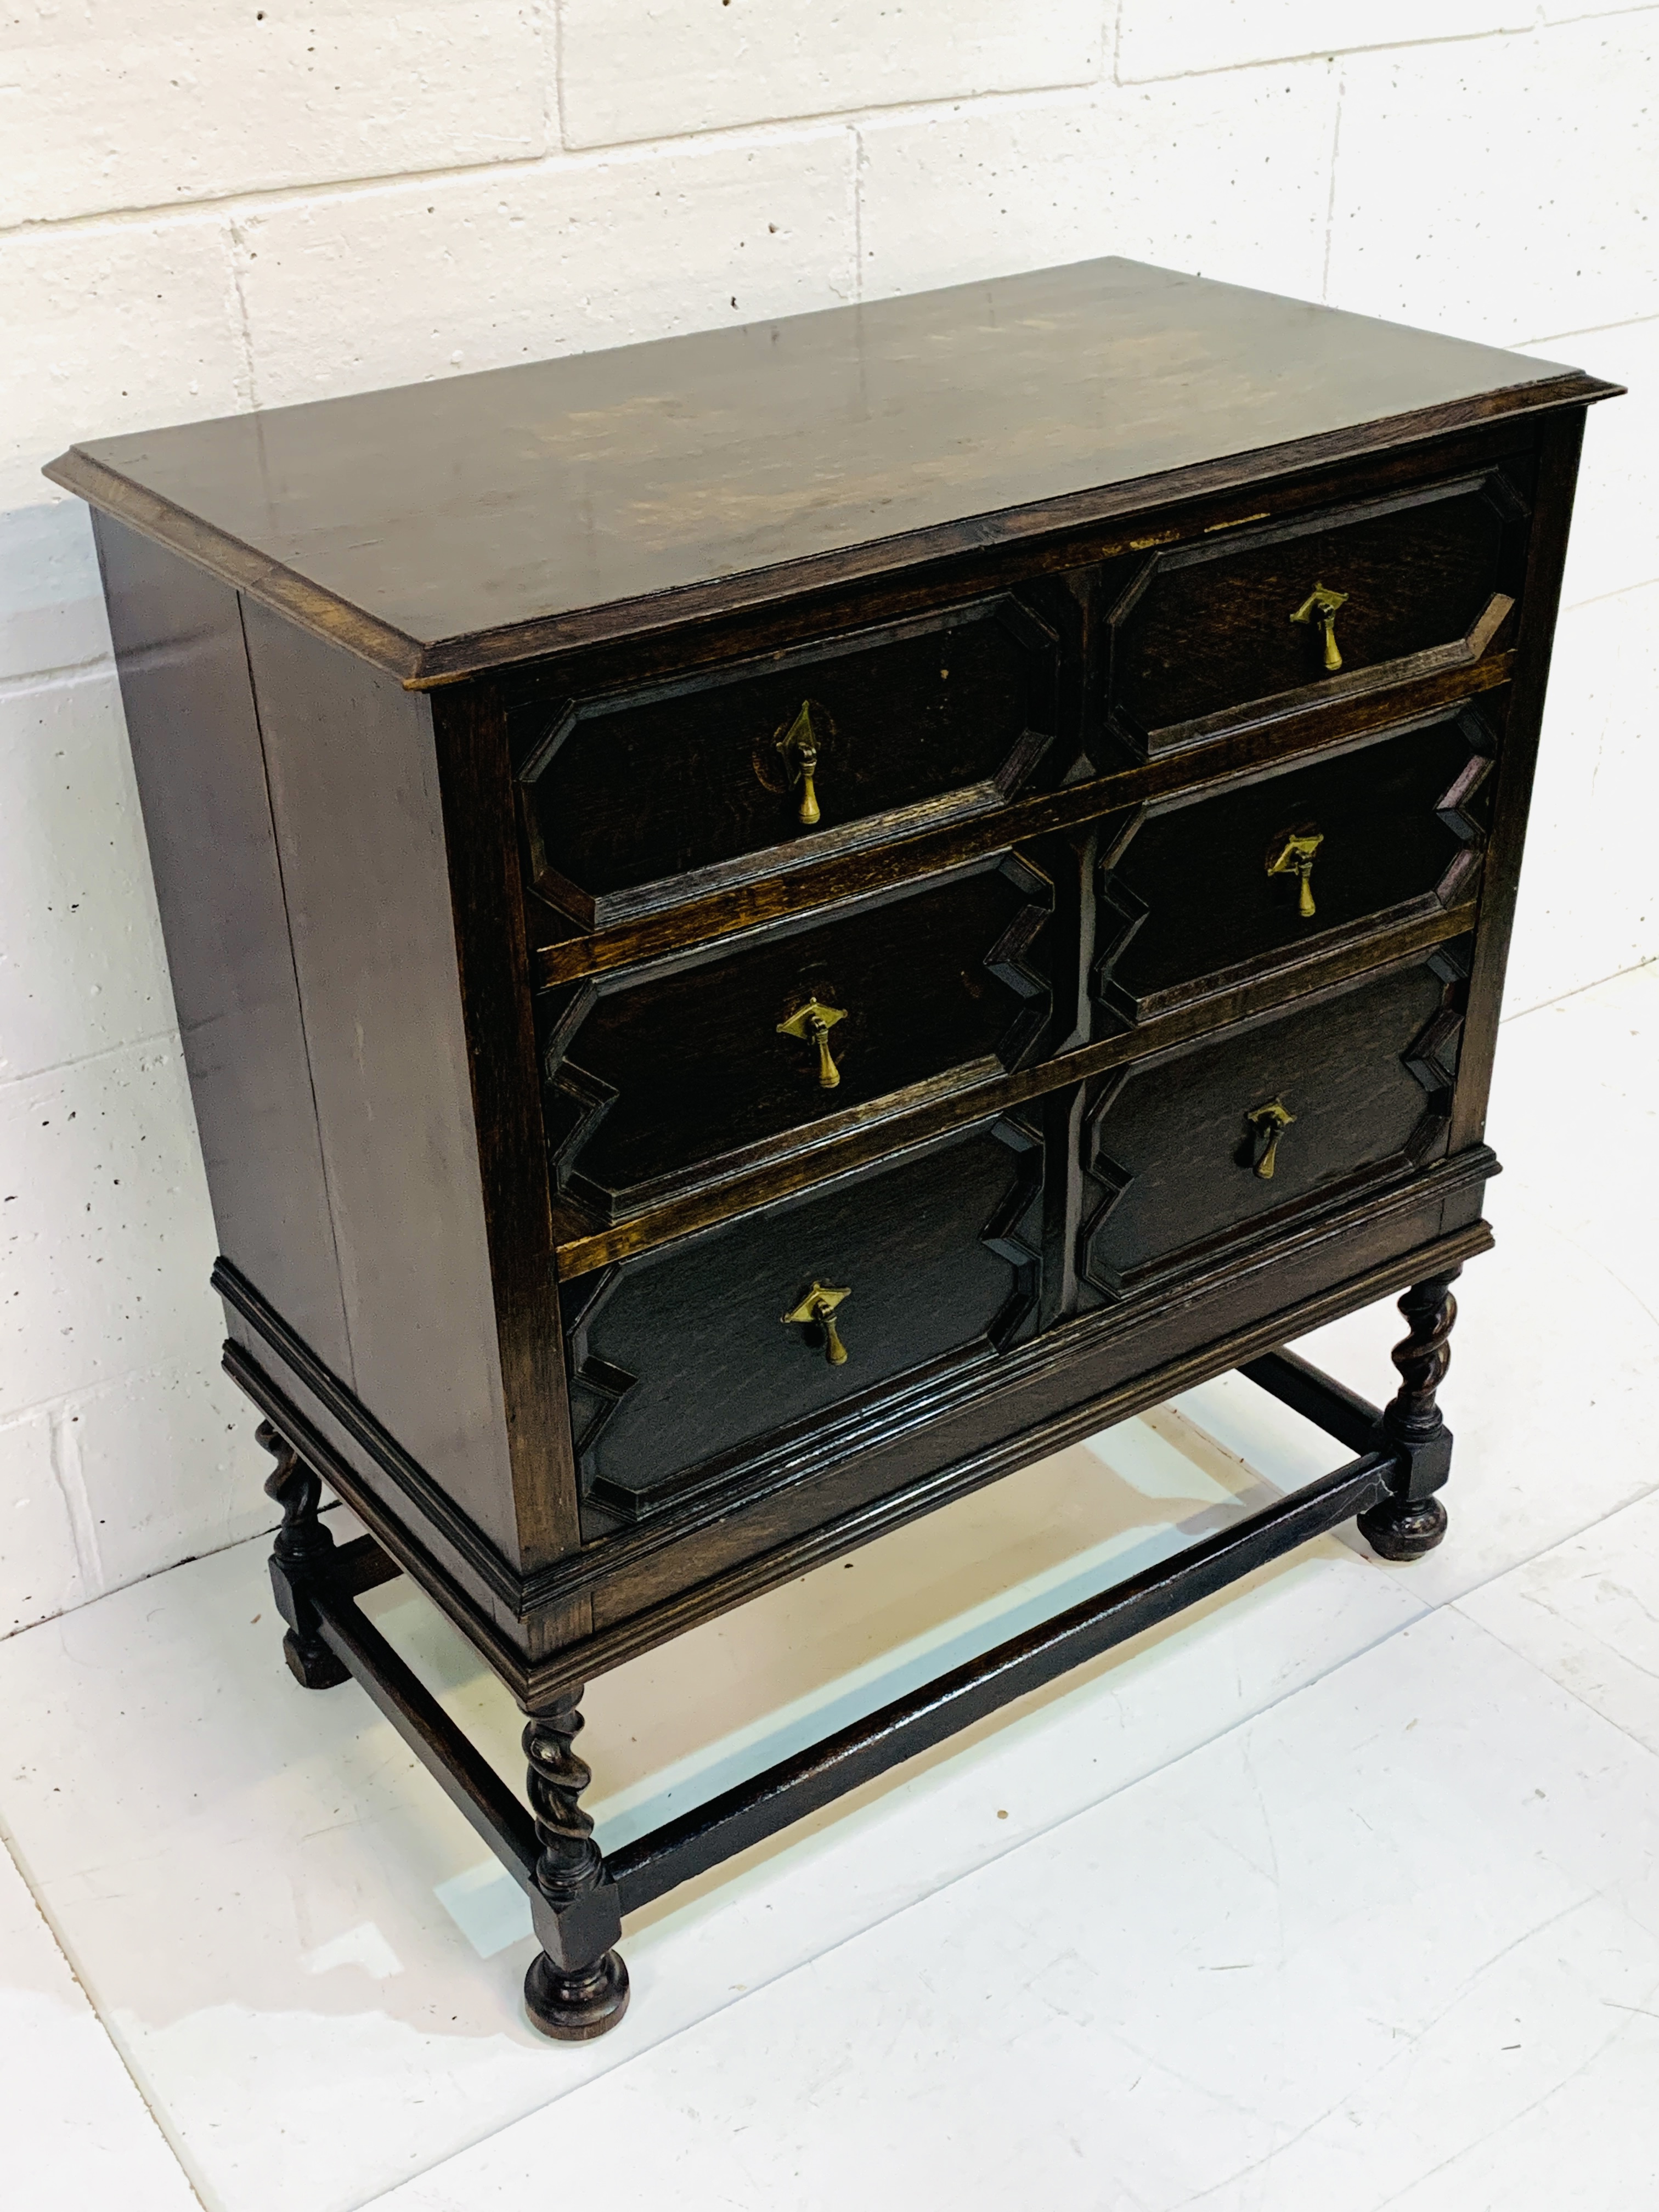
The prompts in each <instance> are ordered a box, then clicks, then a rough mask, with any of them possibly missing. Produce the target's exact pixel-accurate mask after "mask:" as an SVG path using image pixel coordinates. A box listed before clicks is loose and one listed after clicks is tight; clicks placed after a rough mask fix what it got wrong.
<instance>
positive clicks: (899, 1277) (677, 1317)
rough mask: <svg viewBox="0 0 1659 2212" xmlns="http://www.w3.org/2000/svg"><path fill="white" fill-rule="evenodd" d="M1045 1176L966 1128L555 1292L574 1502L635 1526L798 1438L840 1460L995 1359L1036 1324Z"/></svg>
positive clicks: (1014, 1134) (1036, 1153)
mask: <svg viewBox="0 0 1659 2212" xmlns="http://www.w3.org/2000/svg"><path fill="white" fill-rule="evenodd" d="M1041 1212H1042V1147H1041V1146H1040V1145H1039V1143H1038V1142H1037V1140H1036V1138H1035V1137H1033V1136H1032V1135H1031V1134H1030V1133H1029V1132H1028V1131H1027V1130H1025V1129H1024V1127H1022V1126H1020V1125H1019V1124H1018V1123H1017V1122H1014V1121H998V1122H994V1123H979V1124H976V1125H975V1126H974V1127H970V1128H969V1129H967V1130H965V1131H962V1132H959V1133H957V1134H956V1135H955V1136H953V1137H951V1138H950V1139H946V1140H945V1141H943V1142H941V1143H939V1144H938V1145H936V1146H933V1147H932V1148H931V1149H930V1150H928V1151H927V1152H923V1153H921V1154H914V1153H913V1154H911V1155H908V1157H904V1158H900V1159H899V1160H897V1161H893V1162H889V1163H886V1164H884V1165H882V1166H880V1167H878V1168H874V1169H871V1170H866V1172H865V1173H864V1174H862V1175H860V1176H851V1177H847V1178H843V1179H842V1180H839V1181H838V1182H836V1183H835V1184H834V1185H831V1186H828V1187H826V1188H822V1189H820V1190H817V1191H815V1192H812V1193H810V1194H806V1195H805V1196H802V1197H799V1198H795V1199H790V1200H785V1201H783V1202H782V1203H781V1204H778V1205H775V1206H769V1207H766V1208H764V1209H763V1210H762V1211H761V1212H757V1213H753V1214H750V1215H748V1216H746V1217H744V1218H742V1219H739V1220H736V1221H730V1222H726V1223H725V1224H723V1225H720V1227H718V1228H716V1229H714V1230H710V1231H706V1232H705V1233H704V1234H703V1235H702V1236H700V1237H694V1238H690V1239H688V1240H686V1241H685V1242H684V1243H679V1244H673V1245H669V1246H666V1247H665V1248H662V1249H658V1250H656V1251H653V1252H649V1253H646V1254H644V1255H641V1257H640V1258H638V1259H635V1260H629V1261H623V1263H622V1264H621V1265H620V1266H618V1267H612V1268H610V1269H608V1270H606V1271H605V1272H604V1273H601V1274H599V1275H598V1276H596V1277H593V1278H591V1279H590V1278H586V1277H585V1278H583V1279H581V1280H580V1281H578V1282H576V1283H574V1284H571V1285H567V1286H566V1288H565V1291H564V1292H563V1294H562V1295H563V1298H564V1302H565V1309H566V1316H567V1332H568V1371H569V1375H570V1378H571V1381H570V1398H571V1418H572V1423H573V1426H574V1435H575V1440H576V1447H577V1451H578V1455H579V1458H580V1467H581V1475H582V1492H583V1497H584V1499H585V1500H586V1501H587V1502H588V1503H589V1504H591V1505H592V1506H594V1507H597V1508H598V1509H599V1512H600V1514H601V1515H603V1516H620V1517H622V1518H623V1519H632V1518H635V1517H637V1516H639V1515H641V1514H643V1513H647V1512H648V1511H650V1510H653V1507H655V1506H657V1505H658V1504H665V1503H666V1502H667V1501H668V1500H669V1499H670V1498H680V1497H682V1496H684V1494H685V1493H686V1492H688V1491H690V1490H691V1489H695V1488H697V1487H700V1486H702V1485H704V1484H707V1483H708V1482H711V1481H714V1480H718V1479H721V1478H728V1477H732V1476H734V1475H736V1474H739V1473H741V1472H742V1471H743V1470H744V1468H750V1469H751V1470H753V1471H754V1472H755V1473H757V1474H759V1473H760V1471H761V1470H762V1469H763V1467H764V1466H765V1465H767V1464H773V1465H775V1464H776V1463H777V1462H778V1460H779V1459H780V1457H781V1455H787V1454H788V1453H789V1452H790V1451H791V1449H795V1450H799V1449H802V1448H803V1447H804V1443H805V1436H806V1432H807V1431H808V1430H809V1429H811V1431H812V1443H811V1449H812V1450H813V1452H814V1453H815V1454H816V1453H819V1452H822V1453H824V1454H826V1455H829V1457H832V1458H834V1457H841V1456H845V1455H846V1454H847V1453H848V1451H850V1450H853V1449H856V1448H857V1439H858V1436H859V1434H860V1429H861V1427H867V1422H868V1419H869V1417H870V1415H871V1413H872V1408H873V1407H875V1406H876V1405H877V1404H878V1403H880V1404H883V1405H884V1404H886V1403H887V1401H890V1398H891V1396H892V1394H893V1393H894V1392H895V1391H897V1390H900V1389H907V1388H911V1387H915V1386H919V1385H921V1384H923V1383H936V1382H937V1379H938V1378H939V1376H941V1375H942V1374H943V1373H945V1372H946V1371H948V1370H952V1369H955V1368H957V1367H959V1366H961V1365H963V1364H975V1363H981V1362H984V1361H987V1360H990V1359H994V1358H995V1357H996V1355H997V1353H998V1352H999V1351H1000V1349H1002V1348H1003V1347H1005V1346H1006V1345H1008V1344H1009V1343H1011V1342H1012V1341H1013V1340H1015V1339H1016V1338H1018V1337H1019V1336H1021V1335H1023V1334H1025V1333H1027V1332H1028V1331H1029V1329H1030V1327H1031V1326H1032V1325H1033V1322H1034V1320H1035V1315H1036V1301H1037V1297H1038V1288H1039V1285H1038V1268H1039V1265H1040V1262H1039V1258H1038V1246H1039V1237H1040V1226H1041ZM815 1286H817V1290H818V1291H820V1292H822V1293H824V1294H827V1296H828V1298H829V1306H828V1307H827V1308H822V1307H821V1308H819V1309H818V1310H822V1311H823V1320H821V1321H819V1320H814V1319H813V1318H811V1314H812V1312H813V1310H814V1306H813V1299H814V1291H815ZM579 1301H580V1302H581V1303H580V1306H579V1305H578V1302H579ZM590 1533H591V1531H590Z"/></svg>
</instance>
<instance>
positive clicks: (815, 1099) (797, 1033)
mask: <svg viewBox="0 0 1659 2212" xmlns="http://www.w3.org/2000/svg"><path fill="white" fill-rule="evenodd" d="M1053 908H1054V886H1053V884H1052V883H1051V882H1050V881H1049V879H1048V878H1047V877H1045V876H1044V875H1042V873H1041V872H1039V871H1038V870H1037V868H1036V867H1035V866H1033V865H1031V864H1030V862H1029V861H1028V860H1025V859H1023V858H1019V857H1016V856H1015V855H1013V854H992V855H990V856H988V857H987V859H986V860H984V861H982V862H981V863H979V864H978V865H977V866H975V867H973V868H969V869H964V870H963V871H962V872H960V873H957V874H953V875H952V876H951V877H949V878H946V879H945V880H943V881H940V880H938V879H935V880H934V881H933V883H932V884H929V885H928V886H927V887H926V888H924V889H921V890H913V891H910V892H908V893H906V894H899V895H890V896H887V897H885V898H883V899H879V900H874V901H866V902H860V904H859V905H858V906H857V907H856V908H854V909H853V910H852V911H850V912H844V913H843V914H842V915H841V916H840V917H839V918H838V919H836V920H835V921H823V922H818V923H817V924H816V925H812V926H802V925H797V926H795V927H788V928H783V929H780V930H777V931H775V932H773V933H769V935H768V936H767V938H766V939H764V941H763V942H762V943H761V944H758V945H750V946H749V947H748V948H746V949H745V950H744V951H740V952H732V953H727V954H726V955H725V957H711V956H708V955H707V954H705V955H704V956H702V957H701V958H696V957H694V958H692V959H690V960H689V961H681V962H680V963H678V964H676V965H673V966H671V967H655V968H653V969H649V970H647V971H643V972H641V971H639V970H634V971H631V972H627V973H624V974H623V975H619V976H616V977H611V976H607V977H605V978H603V979H601V980H600V981H598V982H596V983H592V984H588V985H586V986H583V987H580V989H578V990H577V991H575V992H574V993H573V994H569V995H568V996H567V998H566V999H565V1000H564V1001H563V1002H562V1004H561V1005H559V1006H557V1007H556V1009H550V1012H553V1013H554V1016H555V1018H553V1019H552V1020H551V1022H550V1026H549V1033H548V1036H547V1042H546V1045H545V1049H544V1068H545V1072H546V1078H547V1086H548V1095H547V1115H548V1126H549V1135H550V1142H551V1144H552V1147H553V1158H554V1164H555V1174H556V1179H557V1182H558V1185H559V1188H560V1189H561V1190H562V1191H565V1192H567V1193H568V1194H569V1195H570V1196H571V1197H572V1198H574V1199H575V1200H577V1201H578V1202H580V1203H581V1204H584V1205H586V1206H590V1207H592V1208H593V1209H594V1210H595V1211H596V1212H598V1213H599V1215H600V1216H601V1218H604V1219H606V1220H617V1219H621V1218H624V1217H626V1216H627V1215H628V1214H629V1213H633V1212H638V1211H639V1210H640V1208H641V1206H646V1205H648V1204H651V1203H653V1202H654V1201H655V1200H658V1199H659V1198H661V1197H662V1196H664V1195H665V1194H669V1193H671V1192H674V1191H677V1190H682V1189H685V1188H692V1187H695V1186H696V1184H697V1183H699V1182H707V1181H708V1180H710V1179H711V1178H712V1177H714V1176H719V1175H720V1174H721V1173H730V1172H734V1171H735V1170H738V1169H739V1168H742V1167H748V1166H752V1165H755V1164H757V1163H758V1162H759V1161H761V1160H763V1159H764V1158H768V1157H769V1156H770V1155H772V1154H773V1153H775V1152H779V1151H781V1150H786V1149H788V1148H789V1147H790V1146H792V1145H793V1142H795V1141H797V1134H796V1133H805V1132H807V1131H809V1130H810V1129H811V1127H813V1125H815V1124H821V1123H823V1122H826V1121H828V1122H829V1123H831V1124H832V1126H835V1127H844V1126H847V1125H848V1124H850V1123H852V1122H855V1121H859V1120H861V1119H863V1118H865V1109H869V1108H870V1107H872V1105H873V1104H875V1103H877V1102H879V1101H882V1100H887V1099H894V1098H895V1097H896V1095H898V1094H907V1095H908V1097H910V1098H912V1099H915V1098H916V1097H919V1096H938V1095H940V1094H941V1093H942V1092H943V1091H947V1090H950V1089H951V1088H955V1087H958V1086H959V1085H961V1084H963V1083H964V1082H968V1081H971V1080H973V1079H975V1078H977V1077H983V1076H987V1075H995V1074H999V1073H1001V1072H1002V1071H1003V1070H1005V1069H1006V1068H1011V1067H1013V1066H1018V1064H1019V1063H1020V1062H1021V1061H1023V1060H1028V1059H1030V1057H1031V1056H1032V1055H1033V1054H1035V1053H1036V1050H1037V1049H1038V1048H1039V1047H1040V1045H1041V1043H1042V1039H1043V1037H1044V1036H1045V1033H1046V1032H1047V1030H1048V1026H1049V1012H1050V1009H1051V1006H1052V1004H1053V998H1052V992H1051V989H1050V963H1051V960H1052V957H1053V955H1052V949H1051V947H1050V946H1049V945H1048V936H1047V925H1048V921H1049V919H1050V916H1051V915H1052V912H1053ZM1068 957H1070V958H1073V959H1074V957H1075V954H1074V953H1073V954H1071V955H1069V956H1068Z"/></svg>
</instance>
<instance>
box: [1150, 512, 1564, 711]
mask: <svg viewBox="0 0 1659 2212" xmlns="http://www.w3.org/2000/svg"><path fill="white" fill-rule="evenodd" d="M1525 513H1526V510H1525V507H1524V504H1523V502H1522V500H1521V497H1520V495H1519V494H1518V492H1517V491H1516V489H1515V487H1514V486H1513V485H1512V484H1511V483H1510V480H1509V478H1508V477H1506V476H1505V475H1504V473H1503V472H1502V471H1492V472H1491V473H1489V474H1487V475H1485V476H1482V477H1466V478H1462V479H1460V480H1459V481H1458V482H1457V483H1452V484H1443V485H1437V486H1435V487H1434V488H1432V489H1429V490H1426V491H1419V492H1413V493H1411V494H1407V495H1401V496H1400V497H1398V498H1395V499H1391V500H1379V501H1370V502H1368V503H1366V504H1364V505H1359V506H1354V507H1345V508H1342V509H1340V510H1337V511H1336V512H1334V513H1332V512H1325V513H1320V514H1316V515H1314V516H1311V517H1305V518H1302V519H1298V520H1296V521H1295V522H1291V523H1285V524H1283V525H1279V526H1271V527H1268V528H1266V529H1262V530H1259V531H1248V532H1244V531H1241V532H1237V534H1230V535H1229V536H1227V537H1225V538H1218V539H1217V540H1216V541H1214V542H1213V543H1212V544H1198V545H1188V546H1181V547H1176V548H1174V549H1172V550H1170V551H1168V552H1164V553H1158V554H1154V555H1153V556H1152V558H1151V559H1150V560H1149V561H1148V562H1146V566H1145V567H1144V568H1142V570H1141V571H1140V573H1139V575H1138V576H1137V577H1136V578H1135V580H1133V582H1132V583H1131V584H1130V586H1128V588H1127V591H1126V592H1124V593H1123V595H1122V597H1121V599H1119V601H1118V603H1117V605H1116V606H1115V608H1114V609H1113V611H1112V613H1111V616H1110V617H1109V623H1108V628H1109V633H1110V635H1111V641H1112V642H1111V675H1110V679H1109V683H1110V694H1109V696H1110V701H1111V717H1112V721H1113V725H1114V726H1115V728H1116V730H1117V731H1118V732H1119V734H1121V736H1123V737H1125V738H1127V739H1128V740H1129V741H1130V743H1131V744H1133V745H1134V746H1135V747H1136V748H1137V750H1141V751H1145V752H1159V751H1165V750H1169V749H1170V748H1171V747H1173V746H1176V745H1180V744H1192V743H1195V742H1196V741H1198V740H1199V739H1200V738H1205V737H1208V736H1212V735H1213V734H1215V733H1216V732H1218V731H1219V730H1222V729H1225V728H1227V727H1228V726H1231V724H1233V723H1234V722H1236V721H1239V720H1247V719H1249V718H1250V716H1251V715H1252V714H1253V713H1259V712H1261V710H1262V709H1263V708H1264V707H1265V706H1266V704H1267V702H1270V701H1273V700H1275V699H1279V698H1280V697H1281V696H1283V695H1286V694H1292V693H1298V692H1309V691H1310V692H1311V695H1312V696H1318V694H1319V693H1320V692H1321V690H1323V691H1325V692H1328V693H1329V694H1330V695H1331V696H1334V697H1340V696H1343V695H1344V694H1345V693H1349V692H1352V691H1354V690H1370V689H1373V688H1375V686H1376V684H1377V683H1378V682H1379V681H1393V680H1403V679H1404V678H1407V677H1408V676H1411V675H1413V674H1420V673H1425V672H1426V671H1427V670H1428V669H1429V668H1430V667H1432V666H1435V665H1441V664H1444V665H1450V666H1455V665H1461V664H1462V663H1466V662H1473V661H1474V660H1477V659H1480V655H1481V654H1482V653H1484V652H1486V650H1487V649H1488V648H1489V647H1491V646H1492V643H1493V642H1494V641H1495V640H1496V639H1497V638H1498V635H1500V632H1501V629H1502V625H1503V623H1504V619H1505V617H1507V616H1508V615H1509V613H1510V609H1511V607H1512V605H1513V603H1514V601H1515V600H1516V599H1517V598H1518V597H1519V594H1520V590H1521V581H1520V580H1521V574H1522V562H1523V560H1524V556H1525V527H1524V525H1525ZM1319 592H1324V593H1326V594H1328V595H1330V596H1329V597H1328V598H1326V599H1317V598H1316V596H1315V595H1316V593H1319ZM1327 617H1328V619H1327ZM1425 655H1427V656H1429V659H1427V660H1426V661H1425V659H1424V658H1423V656H1425Z"/></svg>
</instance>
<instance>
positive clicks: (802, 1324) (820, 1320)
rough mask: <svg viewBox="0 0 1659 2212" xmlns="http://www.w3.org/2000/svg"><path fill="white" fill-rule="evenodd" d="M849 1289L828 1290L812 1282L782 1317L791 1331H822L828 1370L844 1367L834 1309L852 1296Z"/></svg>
mask: <svg viewBox="0 0 1659 2212" xmlns="http://www.w3.org/2000/svg"><path fill="white" fill-rule="evenodd" d="M852 1295H853V1293H852V1290H851V1288H850V1287H849V1288H848V1289H847V1290H844V1291H836V1290H830V1289H829V1288H827V1287H826V1285H823V1283H817V1282H815V1283H814V1284H813V1285H812V1287H811V1290H810V1291H808V1292H807V1293H806V1296H805V1297H804V1298H803V1299H802V1300H801V1302H800V1304H799V1305H798V1306H792V1307H791V1309H790V1310H789V1311H788V1312H787V1314H785V1315H784V1316H783V1319H784V1322H785V1324H786V1325H787V1327H789V1328H814V1327H816V1328H821V1329H822V1330H823V1356H824V1358H826V1359H827V1360H828V1361H829V1364H830V1365H831V1366H832V1367H845V1366H846V1364H847V1346H845V1345H844V1344H843V1343H842V1340H841V1333H840V1331H839V1330H838V1329H837V1328H836V1307H837V1306H838V1305H839V1304H841V1302H842V1299H843V1298H850V1297H852Z"/></svg>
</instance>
